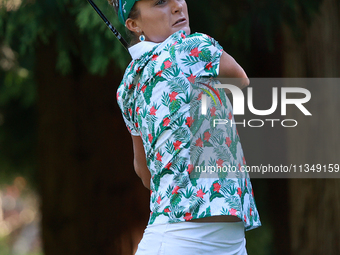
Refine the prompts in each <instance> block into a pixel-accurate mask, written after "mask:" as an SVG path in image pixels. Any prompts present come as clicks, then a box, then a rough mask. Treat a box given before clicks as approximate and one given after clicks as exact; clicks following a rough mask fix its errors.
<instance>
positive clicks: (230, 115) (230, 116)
mask: <svg viewBox="0 0 340 255" xmlns="http://www.w3.org/2000/svg"><path fill="white" fill-rule="evenodd" d="M232 118H233V115H232V114H231V112H229V119H230V120H232Z"/></svg>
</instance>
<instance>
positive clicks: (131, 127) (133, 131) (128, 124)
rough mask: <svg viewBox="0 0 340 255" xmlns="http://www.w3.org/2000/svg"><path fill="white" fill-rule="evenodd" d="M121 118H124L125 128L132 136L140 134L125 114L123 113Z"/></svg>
mask: <svg viewBox="0 0 340 255" xmlns="http://www.w3.org/2000/svg"><path fill="white" fill-rule="evenodd" d="M123 119H124V122H125V125H126V127H127V129H128V130H129V132H130V134H131V135H133V136H140V134H139V132H138V131H137V130H136V128H135V126H134V124H133V123H132V122H131V121H129V120H128V119H127V118H126V116H125V114H123Z"/></svg>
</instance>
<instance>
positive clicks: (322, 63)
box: [284, 0, 340, 255]
mask: <svg viewBox="0 0 340 255" xmlns="http://www.w3.org/2000/svg"><path fill="white" fill-rule="evenodd" d="M339 5H340V4H339V1H337V0H325V1H324V2H323V4H322V6H321V14H320V15H319V16H318V17H317V18H316V19H315V20H314V21H313V23H312V24H311V26H310V27H308V28H306V29H305V30H304V38H303V40H302V41H300V42H297V41H296V40H295V39H293V38H292V36H291V34H290V33H289V32H288V30H286V31H285V42H284V47H285V59H284V63H285V76H286V77H339V75H340V44H339V42H340V19H339V13H340V8H339ZM338 85H339V84H338ZM306 88H308V89H310V90H311V92H312V100H311V101H310V102H309V103H308V104H309V107H310V109H311V110H312V111H313V112H312V114H313V116H312V117H309V118H307V117H305V116H301V114H298V112H297V111H294V112H292V111H291V112H290V113H289V114H290V115H291V116H292V117H293V118H295V119H296V120H298V122H299V128H298V129H296V128H292V129H289V130H288V134H287V135H288V141H287V144H288V148H289V150H288V161H289V162H290V163H293V164H313V163H318V164H335V163H337V164H339V163H340V160H339V155H340V145H339V141H340V139H339V138H340V137H339V128H340V119H339V113H338V111H339V108H340V103H339V96H340V86H334V85H333V86H327V84H325V86H318V87H315V86H314V87H313V86H308V85H307V86H306ZM298 130H300V131H298ZM289 186H290V208H291V209H290V229H291V249H292V254H298V255H305V254H306V255H307V254H308V255H309V254H314V255H318V254H320V255H321V254H322V255H323V254H330V255H331V254H334V255H335V254H340V243H339V240H340V218H339V211H340V179H321V178H318V179H291V180H290V185H289Z"/></svg>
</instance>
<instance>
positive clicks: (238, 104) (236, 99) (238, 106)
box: [201, 84, 312, 127]
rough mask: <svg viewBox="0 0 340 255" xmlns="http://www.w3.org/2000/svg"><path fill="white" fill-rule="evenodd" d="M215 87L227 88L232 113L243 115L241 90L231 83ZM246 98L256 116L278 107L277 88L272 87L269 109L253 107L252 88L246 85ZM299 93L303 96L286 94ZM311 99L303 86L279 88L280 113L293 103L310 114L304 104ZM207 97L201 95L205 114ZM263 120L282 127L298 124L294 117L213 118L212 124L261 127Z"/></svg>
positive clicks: (270, 112)
mask: <svg viewBox="0 0 340 255" xmlns="http://www.w3.org/2000/svg"><path fill="white" fill-rule="evenodd" d="M215 87H216V88H223V89H228V90H229V91H230V92H231V94H232V96H233V112H234V115H244V113H245V96H244V94H243V91H242V90H241V89H240V88H239V87H237V86H235V85H231V84H216V85H215ZM247 92H248V98H247V99H248V100H247V106H248V109H249V111H250V112H251V113H253V114H254V115H257V116H268V115H270V114H272V113H274V112H275V111H276V110H277V108H278V105H279V103H278V99H279V96H278V88H277V87H273V88H272V106H271V107H270V109H267V110H258V109H255V107H254V104H253V88H251V87H248V88H247ZM293 93H294V94H299V95H303V96H304V97H303V98H294V99H293V98H287V94H293ZM310 99H311V93H310V91H309V90H308V89H305V88H297V87H286V88H281V105H280V106H281V115H282V116H286V115H287V105H295V106H296V107H297V108H298V109H299V110H300V111H301V112H302V113H303V114H304V115H305V116H312V114H311V113H310V112H309V111H308V110H307V108H306V107H305V106H304V104H305V103H307V102H309V101H310ZM207 101H208V98H207V95H206V94H203V95H202V108H201V109H202V112H201V113H202V114H203V115H206V114H207V109H208V102H207ZM265 122H268V123H271V127H274V126H275V123H276V122H280V123H281V125H282V126H283V127H296V126H297V125H298V122H297V120H294V119H283V120H280V119H265V120H262V119H251V120H248V121H246V120H245V119H244V120H243V122H233V120H230V119H214V120H213V126H214V127H215V126H216V125H228V124H229V125H230V126H232V125H239V124H242V125H243V126H244V127H245V126H246V125H247V124H248V126H249V127H263V126H264V125H265Z"/></svg>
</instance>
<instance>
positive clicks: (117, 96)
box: [117, 92, 119, 101]
mask: <svg viewBox="0 0 340 255" xmlns="http://www.w3.org/2000/svg"><path fill="white" fill-rule="evenodd" d="M118 98H119V92H117V101H118Z"/></svg>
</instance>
